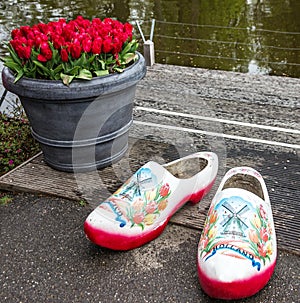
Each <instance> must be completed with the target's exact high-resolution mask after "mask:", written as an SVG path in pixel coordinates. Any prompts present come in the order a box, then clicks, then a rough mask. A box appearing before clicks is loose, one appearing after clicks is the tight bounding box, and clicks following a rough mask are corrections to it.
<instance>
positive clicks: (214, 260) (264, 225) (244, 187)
mask: <svg viewBox="0 0 300 303" xmlns="http://www.w3.org/2000/svg"><path fill="white" fill-rule="evenodd" d="M276 256H277V246H276V235H275V229H274V222H273V216H272V210H271V205H270V200H269V195H268V192H267V188H266V185H265V182H264V180H263V178H262V176H261V175H260V174H259V173H258V172H257V171H256V170H254V169H252V168H249V167H238V168H233V169H231V170H229V171H228V172H227V174H226V175H225V177H224V178H223V180H222V182H221V184H220V186H219V188H218V191H217V193H216V195H215V197H214V199H213V201H212V203H211V206H210V208H209V212H208V216H207V219H206V222H205V225H204V229H203V232H202V235H201V239H200V242H199V247H198V274H199V281H200V285H201V287H202V289H203V290H204V291H205V292H206V293H207V294H208V295H209V296H210V297H213V298H218V299H240V298H244V297H249V296H252V295H254V294H255V293H257V292H258V291H259V290H260V289H262V288H263V287H264V286H265V285H266V284H267V283H268V281H269V279H270V277H271V275H272V273H273V271H274V268H275V263H276Z"/></svg>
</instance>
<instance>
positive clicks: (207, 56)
mask: <svg viewBox="0 0 300 303" xmlns="http://www.w3.org/2000/svg"><path fill="white" fill-rule="evenodd" d="M155 52H157V53H167V54H173V55H182V56H193V57H203V58H209V59H225V60H234V61H244V62H249V60H248V59H239V58H230V57H223V56H210V55H200V54H191V53H180V52H171V51H164V50H156V51H155ZM257 62H262V63H268V64H277V65H293V66H300V64H298V63H286V62H270V61H266V60H257Z"/></svg>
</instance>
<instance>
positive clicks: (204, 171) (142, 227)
mask: <svg viewBox="0 0 300 303" xmlns="http://www.w3.org/2000/svg"><path fill="white" fill-rule="evenodd" d="M217 170H218V158H217V155H216V154H214V153H211V152H198V153H195V154H192V155H190V156H187V157H183V158H180V159H178V160H175V161H172V162H170V163H167V164H165V165H160V164H158V163H156V162H153V161H150V162H148V163H146V164H145V165H144V166H142V167H141V168H140V169H139V170H138V171H137V172H136V173H135V174H134V175H133V176H132V177H131V178H130V179H129V180H128V181H126V182H125V183H124V184H123V185H122V186H121V187H120V188H119V189H118V190H117V191H116V192H115V193H114V194H113V195H112V196H110V197H109V198H108V199H107V200H105V201H103V202H101V203H100V205H99V206H98V207H97V208H96V209H95V210H94V211H93V212H92V213H91V214H90V215H89V216H88V217H87V219H86V221H85V223H84V231H85V233H86V235H87V237H88V238H89V239H90V240H91V241H92V242H93V243H95V244H97V245H100V246H103V247H107V248H110V249H114V250H128V249H132V248H135V247H138V246H141V245H143V244H145V243H147V242H149V241H151V240H153V239H154V238H156V237H157V236H159V235H160V234H161V233H162V231H163V230H164V228H165V226H166V224H167V223H168V221H169V220H170V218H171V216H172V215H173V214H174V213H175V212H176V211H177V210H178V209H179V208H180V207H182V206H183V205H184V204H185V203H186V202H188V201H191V202H192V203H197V202H199V201H200V200H201V198H202V197H203V196H204V195H205V194H206V193H207V192H208V191H209V190H210V188H211V187H212V185H213V183H214V181H215V178H216V175H217Z"/></svg>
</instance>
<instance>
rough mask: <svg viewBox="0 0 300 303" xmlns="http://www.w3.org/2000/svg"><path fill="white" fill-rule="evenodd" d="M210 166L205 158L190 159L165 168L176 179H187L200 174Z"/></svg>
mask: <svg viewBox="0 0 300 303" xmlns="http://www.w3.org/2000/svg"><path fill="white" fill-rule="evenodd" d="M207 164H208V161H207V160H206V159H203V158H190V159H184V160H181V161H178V162H176V163H173V164H171V165H170V166H165V168H166V169H167V170H168V171H169V172H170V173H171V174H172V175H173V176H175V177H176V178H180V179H187V178H191V177H193V176H194V175H196V174H198V173H199V172H200V171H201V170H203V169H204V168H205V167H206V166H207Z"/></svg>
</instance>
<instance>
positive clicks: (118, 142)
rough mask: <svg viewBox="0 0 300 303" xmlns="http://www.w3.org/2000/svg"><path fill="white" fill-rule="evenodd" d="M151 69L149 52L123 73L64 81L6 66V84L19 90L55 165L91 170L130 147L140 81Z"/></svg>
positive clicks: (47, 156)
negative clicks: (21, 73)
mask: <svg viewBox="0 0 300 303" xmlns="http://www.w3.org/2000/svg"><path fill="white" fill-rule="evenodd" d="M145 74H146V65H145V60H144V57H143V56H142V55H141V54H140V53H138V60H137V61H136V62H135V63H134V64H133V65H131V66H130V67H128V68H126V69H125V71H124V72H123V73H120V74H111V75H108V76H103V77H96V78H94V79H92V80H91V81H81V80H74V81H73V82H72V83H71V84H70V86H69V87H67V86H65V85H64V84H63V83H62V82H61V81H53V80H38V79H29V78H22V79H20V80H19V81H18V82H17V83H14V81H15V77H14V75H13V73H12V72H11V71H10V70H9V69H8V68H4V69H3V71H2V82H3V85H4V87H5V88H6V89H7V90H8V91H10V92H12V93H14V94H16V95H18V97H19V98H20V101H21V103H22V105H23V107H24V109H25V112H26V114H27V117H28V119H29V122H30V124H31V130H32V135H33V137H34V138H35V139H36V140H37V141H38V142H39V143H40V145H41V148H42V151H43V154H44V159H45V162H46V163H47V164H49V165H50V166H51V167H53V168H55V169H58V170H61V171H66V172H72V171H79V172H80V171H81V172H84V171H90V170H94V169H98V168H102V167H105V166H108V165H110V164H111V163H113V162H115V161H118V160H119V159H120V158H121V157H122V156H123V155H124V154H125V152H126V150H127V147H128V132H129V128H130V126H131V124H132V109H133V101H134V97H135V90H136V85H137V83H138V81H140V80H141V79H142V78H143V77H144V76H145Z"/></svg>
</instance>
